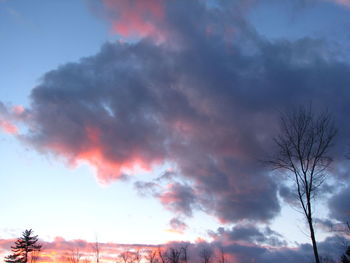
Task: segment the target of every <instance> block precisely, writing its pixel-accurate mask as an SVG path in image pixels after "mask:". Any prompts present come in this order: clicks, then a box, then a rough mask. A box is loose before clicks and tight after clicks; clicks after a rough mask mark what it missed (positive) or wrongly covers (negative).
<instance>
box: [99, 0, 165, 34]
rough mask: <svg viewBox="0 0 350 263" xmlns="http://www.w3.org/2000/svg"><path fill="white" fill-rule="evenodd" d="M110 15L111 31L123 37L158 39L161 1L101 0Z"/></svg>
mask: <svg viewBox="0 0 350 263" xmlns="http://www.w3.org/2000/svg"><path fill="white" fill-rule="evenodd" d="M102 3H103V4H104V6H105V7H106V8H107V9H108V11H109V13H111V14H112V26H113V30H114V31H115V32H116V33H117V34H119V35H121V36H123V37H145V36H153V37H156V38H159V37H160V36H161V32H160V30H159V28H158V26H159V23H161V21H162V20H163V18H164V6H163V1H162V0H150V1H136V0H102Z"/></svg>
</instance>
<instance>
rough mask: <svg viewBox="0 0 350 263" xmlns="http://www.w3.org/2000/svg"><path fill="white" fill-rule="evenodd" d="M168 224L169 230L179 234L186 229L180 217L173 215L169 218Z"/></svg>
mask: <svg viewBox="0 0 350 263" xmlns="http://www.w3.org/2000/svg"><path fill="white" fill-rule="evenodd" d="M169 225H170V227H171V229H170V231H171V232H176V233H179V234H183V233H184V232H185V230H186V229H187V224H186V223H185V222H183V221H182V220H181V219H179V218H175V217H174V218H172V219H171V220H170V222H169Z"/></svg>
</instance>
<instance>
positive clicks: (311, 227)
mask: <svg viewBox="0 0 350 263" xmlns="http://www.w3.org/2000/svg"><path fill="white" fill-rule="evenodd" d="M307 221H308V223H309V228H310V237H311V241H312V248H313V250H314V256H315V262H316V263H320V258H319V256H318V250H317V243H316V238H315V231H314V227H313V224H312V218H308V220H307Z"/></svg>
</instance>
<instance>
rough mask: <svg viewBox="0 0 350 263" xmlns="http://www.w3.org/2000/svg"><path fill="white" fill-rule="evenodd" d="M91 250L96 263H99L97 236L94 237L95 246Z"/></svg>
mask: <svg viewBox="0 0 350 263" xmlns="http://www.w3.org/2000/svg"><path fill="white" fill-rule="evenodd" d="M93 250H94V254H95V260H96V263H100V244H99V243H98V239H97V235H96V240H95V244H94V245H93Z"/></svg>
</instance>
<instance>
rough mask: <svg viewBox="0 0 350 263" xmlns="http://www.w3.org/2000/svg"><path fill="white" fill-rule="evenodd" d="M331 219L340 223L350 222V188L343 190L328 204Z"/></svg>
mask: <svg viewBox="0 0 350 263" xmlns="http://www.w3.org/2000/svg"><path fill="white" fill-rule="evenodd" d="M328 208H329V210H330V213H329V214H330V217H331V218H332V219H336V220H338V221H340V222H343V223H345V222H349V221H350V187H349V186H348V187H346V188H343V189H342V190H341V191H340V192H339V193H338V194H335V195H334V196H333V197H332V198H331V199H330V200H329V202H328Z"/></svg>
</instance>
